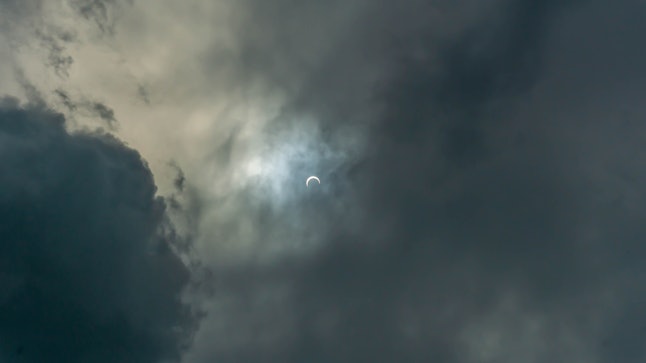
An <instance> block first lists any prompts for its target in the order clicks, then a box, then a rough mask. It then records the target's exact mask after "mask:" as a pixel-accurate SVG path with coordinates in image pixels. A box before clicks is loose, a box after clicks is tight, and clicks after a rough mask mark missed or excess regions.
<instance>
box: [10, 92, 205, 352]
mask: <svg viewBox="0 0 646 363" xmlns="http://www.w3.org/2000/svg"><path fill="white" fill-rule="evenodd" d="M64 122H65V121H64V118H63V116H61V115H59V114H56V113H53V112H52V111H49V110H48V109H46V108H44V107H42V105H41V106H30V105H27V106H21V105H19V104H18V101H17V100H14V99H11V98H4V99H2V100H1V101H0V165H1V168H2V172H1V173H0V235H1V236H2V243H1V244H0V286H1V288H0V291H1V293H0V321H2V323H1V324H0V360H2V361H6V362H88V361H92V362H160V361H169V360H170V361H175V360H178V359H179V355H180V353H181V351H182V350H183V349H184V348H185V347H186V345H187V343H188V342H189V340H190V337H191V334H192V331H193V329H194V327H195V318H194V314H193V313H192V312H191V310H190V309H189V308H188V306H186V305H185V304H184V303H182V301H181V299H180V298H181V294H182V292H183V291H184V289H185V288H186V287H187V285H188V284H189V281H190V271H189V270H188V268H187V266H186V265H185V264H184V263H183V262H182V261H181V260H180V257H179V256H178V254H177V253H176V252H175V251H176V246H175V245H176V241H178V236H177V235H176V234H175V233H174V230H173V228H172V226H171V225H170V224H169V222H168V219H167V217H166V212H165V203H164V200H163V199H161V198H160V197H157V196H156V195H155V194H156V187H155V184H154V180H153V177H152V175H151V173H150V171H149V169H148V167H147V165H146V163H145V162H144V161H143V160H142V159H141V156H140V155H139V154H138V153H137V152H136V151H135V150H132V149H129V148H127V147H125V146H124V145H123V144H122V143H121V142H120V141H118V140H116V139H115V138H113V137H111V136H108V135H103V134H87V133H77V134H69V133H68V132H67V131H66V130H65V129H64Z"/></svg>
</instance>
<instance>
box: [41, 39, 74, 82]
mask: <svg viewBox="0 0 646 363" xmlns="http://www.w3.org/2000/svg"><path fill="white" fill-rule="evenodd" d="M36 35H37V36H38V38H39V39H40V41H41V45H42V46H43V47H44V48H45V49H47V50H48V55H47V65H49V66H50V67H52V68H53V69H54V72H55V73H56V74H57V75H58V76H61V77H69V70H70V68H71V67H72V64H74V59H73V58H72V57H71V56H70V55H68V54H67V53H66V49H65V43H69V42H71V41H73V40H74V35H73V34H71V33H69V32H62V31H52V29H49V31H48V32H47V33H45V32H42V31H40V30H36Z"/></svg>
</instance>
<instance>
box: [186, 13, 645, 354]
mask: <svg viewBox="0 0 646 363" xmlns="http://www.w3.org/2000/svg"><path fill="white" fill-rule="evenodd" d="M638 6H639V5H638V4H637V3H636V2H630V1H627V2H625V3H623V2H622V4H621V5H616V8H615V9H616V10H614V11H613V12H612V14H613V17H612V19H613V20H606V21H605V22H604V24H606V25H605V27H604V28H603V30H598V29H599V28H597V27H596V25H595V24H597V23H598V22H599V21H601V18H604V15H603V14H605V11H604V10H603V9H604V8H605V7H604V6H603V5H602V4H601V3H600V2H569V3H567V4H564V3H561V2H558V3H557V2H549V1H548V2H534V1H499V2H490V3H488V4H487V5H477V4H475V3H474V2H469V1H463V2H457V3H449V2H435V3H434V5H433V6H429V5H426V4H422V3H421V2H415V1H408V2H404V3H397V4H395V3H392V2H376V3H375V2H370V3H368V2H361V1H358V2H352V3H347V2H344V3H343V4H342V5H341V4H336V3H326V4H325V5H323V4H318V3H314V2H304V3H299V4H298V5H295V4H293V3H288V2H281V1H274V2H271V3H270V4H269V3H263V4H259V3H257V2H253V1H251V2H246V3H245V7H243V9H244V12H243V14H244V15H245V16H246V17H245V18H244V19H245V20H244V21H242V22H241V23H240V33H239V38H238V39H237V40H238V43H236V44H237V46H238V47H239V49H241V51H240V52H239V54H240V55H241V58H239V59H238V61H239V64H240V66H239V68H237V69H238V70H239V71H240V74H241V80H240V82H247V81H248V79H250V78H254V77H257V78H254V79H261V80H262V82H266V84H268V85H272V86H276V85H278V86H277V87H278V88H280V89H281V90H283V91H284V92H285V93H284V98H283V103H282V104H283V106H282V108H281V113H280V116H279V117H275V118H272V119H271V122H269V123H268V124H267V125H266V128H265V129H263V130H262V132H261V133H260V134H261V135H263V136H264V137H271V136H273V135H281V133H280V131H281V130H284V129H287V130H298V129H299V127H302V125H303V119H304V118H303V116H302V115H304V114H305V115H308V116H309V117H310V118H309V119H311V120H315V121H314V122H315V129H318V130H322V131H321V134H323V135H324V136H323V137H322V138H321V139H319V140H317V142H318V143H319V144H320V145H325V146H326V147H330V145H334V146H333V147H331V148H332V149H333V150H339V149H342V150H343V146H345V145H347V144H345V143H343V142H341V141H344V140H352V141H350V142H349V143H348V144H352V143H353V142H356V143H357V145H360V147H358V148H357V149H352V152H348V153H347V155H346V157H345V158H344V159H342V161H340V162H339V163H337V164H334V170H335V171H336V172H337V174H336V177H335V178H332V179H331V181H330V182H331V183H335V184H336V183H338V184H339V185H344V186H346V187H344V188H339V189H337V190H334V191H333V192H332V191H326V192H323V193H321V194H319V195H317V196H310V195H300V194H299V193H300V191H298V189H296V188H290V189H289V190H290V191H292V193H293V194H294V195H297V197H296V200H295V202H294V203H293V204H291V203H290V204H287V205H285V206H284V207H281V208H271V204H270V203H268V205H269V206H268V205H266V204H264V203H263V202H262V201H259V200H258V199H257V198H254V197H253V194H251V193H250V191H249V190H247V189H241V190H239V191H237V193H235V192H234V193H233V195H230V196H229V197H228V198H227V201H230V204H229V203H224V202H223V203H222V204H221V205H220V206H219V207H218V208H219V210H221V211H226V212H224V214H225V216H230V218H231V219H227V218H213V216H214V215H212V214H208V215H206V218H208V219H209V220H210V221H216V222H214V223H215V225H214V226H213V227H212V230H213V231H214V232H213V233H212V234H211V233H209V231H211V229H204V230H203V231H204V233H207V234H208V235H212V236H213V244H214V245H217V244H218V243H221V242H222V241H235V242H232V243H235V244H236V246H237V247H238V248H241V249H242V248H243V247H241V246H244V245H245V244H246V243H249V244H252V242H250V241H256V242H257V246H259V247H256V248H253V249H251V250H250V252H249V254H251V255H252V256H256V254H257V253H258V251H259V250H263V251H264V250H270V249H271V246H286V245H289V246H291V247H290V248H289V250H290V251H303V250H307V251H308V253H303V254H299V253H296V254H294V253H284V254H279V256H280V257H279V258H276V259H274V260H271V262H270V263H267V262H266V260H263V259H260V258H258V260H261V261H262V262H258V260H255V259H254V260H252V261H247V260H244V263H238V264H237V265H233V266H230V265H225V264H220V265H219V267H220V270H216V271H217V272H216V276H219V278H218V286H219V289H217V288H216V291H217V292H216V295H215V296H216V297H215V302H214V303H213V305H212V306H211V308H210V311H211V314H210V318H209V319H208V320H207V322H206V323H205V324H204V326H203V329H202V332H201V334H200V335H198V339H197V341H196V345H195V349H194V350H193V352H192V355H191V356H190V357H189V359H188V361H190V362H207V361H209V360H210V359H218V360H220V361H224V362H228V361H231V362H233V361H239V360H244V361H250V362H302V361H309V362H329V361H334V362H357V361H370V362H392V361H412V362H418V361H437V362H548V361H568V362H611V361H614V358H613V357H618V356H621V357H625V358H624V359H625V360H627V361H633V360H639V359H641V357H642V356H643V355H644V350H643V348H641V346H640V345H639V344H637V343H635V341H634V340H632V338H628V337H635V338H634V339H638V338H636V337H643V333H639V332H637V331H636V330H634V329H633V328H629V330H630V331H628V330H625V331H624V330H622V329H621V328H618V327H617V325H616V324H620V323H617V321H618V320H617V319H619V321H623V320H622V319H624V318H622V316H632V317H633V318H635V319H637V320H638V321H640V322H643V317H641V316H637V315H635V314H634V312H631V311H632V308H630V307H629V306H632V303H628V301H640V302H643V301H644V297H646V294H645V291H644V289H642V288H636V289H625V288H623V287H621V286H624V285H623V284H628V285H630V286H633V287H636V286H638V285H639V284H641V281H642V279H643V273H636V270H634V269H637V270H641V269H640V268H638V267H637V266H638V264H636V263H633V262H629V261H628V260H626V259H624V258H625V257H621V256H622V253H621V252H619V251H620V250H631V251H640V252H639V253H641V252H642V251H643V248H641V247H639V243H638V242H637V241H638V240H639V237H637V236H643V233H644V231H643V229H642V227H641V223H639V222H637V219H638V216H639V215H641V214H643V212H644V211H643V210H642V208H641V207H638V206H637V205H638V204H639V202H637V201H641V200H642V198H643V192H644V190H643V188H642V187H640V186H638V185H639V184H638V183H639V182H638V180H641V178H642V174H643V173H639V172H636V170H639V169H640V166H639V165H640V163H641V161H638V160H641V159H642V158H641V157H637V156H633V158H631V160H632V161H630V162H627V161H626V158H625V156H626V155H629V154H630V155H642V151H641V150H642V149H643V148H642V147H641V146H640V142H639V141H637V140H638V139H639V140H641V138H640V137H636V138H633V137H631V136H630V135H629V134H630V132H626V131H627V130H628V129H629V128H631V127H632V126H630V127H629V126H626V128H622V129H621V130H619V129H615V127H614V126H613V125H614V121H612V120H616V118H614V117H613V116H610V115H613V114H614V112H617V107H619V106H618V105H619V103H617V99H623V105H624V106H622V107H626V109H627V110H630V111H626V112H628V114H632V115H634V116H633V117H637V118H638V117H642V116H643V115H644V110H643V107H641V106H640V104H641V103H640V102H639V101H637V99H638V98H639V97H641V96H643V92H641V91H636V88H633V86H632V84H633V82H632V81H629V80H628V79H629V78H628V77H635V76H637V77H641V74H642V73H643V72H642V71H640V69H639V68H638V67H637V66H636V65H635V64H636V63H634V62H637V61H636V59H643V56H642V55H641V53H640V52H635V51H634V50H633V49H636V48H633V47H635V44H636V43H635V42H636V41H637V40H636V38H635V37H632V36H628V33H629V32H627V31H625V32H624V31H620V30H619V29H620V28H623V27H626V28H628V29H634V30H635V32H634V33H635V34H637V33H639V31H637V30H638V29H641V28H640V27H639V26H638V25H636V24H638V22H637V21H636V20H634V19H633V17H631V16H630V15H629V14H630V13H631V12H636V11H637V10H636V8H637V7H638ZM630 8H633V10H632V11H631V10H628V9H630ZM476 9H477V11H476ZM476 13H477V14H476ZM435 19H439V20H438V22H436V23H434V22H433V20H435ZM628 19H633V20H631V22H630V24H631V25H626V23H625V21H627V20H628ZM451 21H454V22H453V23H452V24H450V25H449V24H448V23H449V22H451ZM606 22H607V23H606ZM620 23H621V24H624V25H622V27H619V25H618V24H620ZM574 29H588V30H590V31H592V29H597V30H596V32H598V33H600V34H599V35H603V36H600V37H597V38H595V39H606V42H604V43H603V44H599V43H596V42H593V41H590V42H589V44H586V43H581V42H580V39H586V35H584V34H587V31H583V30H579V32H575V31H574ZM611 29H615V30H616V32H615V33H614V35H613V31H612V30H611ZM570 32H574V33H570ZM596 32H595V33H594V34H598V33H596ZM564 34H576V36H575V35H571V36H566V35H564ZM620 34H624V36H620ZM577 39H579V40H577ZM593 44H594V46H593ZM619 44H621V45H619ZM588 47H589V49H588ZM594 47H597V48H599V47H607V48H606V49H613V50H614V51H613V53H612V55H607V56H601V55H602V54H603V53H604V52H603V51H602V50H600V49H599V50H597V51H595V52H592V53H589V52H591V51H592V50H593V49H594ZM216 50H217V48H216ZM636 53H639V54H636ZM565 59H567V61H565ZM610 62H612V63H610ZM609 64H613V65H615V66H613V67H612V68H611V69H604V68H603V66H604V65H609ZM620 65H621V66H620ZM581 66H584V67H586V71H577V68H578V67H581ZM591 69H594V70H595V71H594V72H592V71H591ZM575 75H576V76H575ZM617 77H618V78H617ZM606 80H608V81H610V80H614V82H613V83H611V84H612V85H613V86H614V87H613V88H612V92H617V94H616V95H614V96H611V95H610V92H608V91H606V90H605V87H606V86H607V85H608V83H607V81H606ZM635 82H636V81H635ZM564 89H567V91H563V90H564ZM636 94H639V95H641V96H636ZM557 95H558V96H557ZM620 95H621V96H620ZM559 97H565V98H566V99H567V100H568V102H565V101H564V100H563V98H559ZM591 99H594V100H596V102H595V103H592V104H591V103H589V100H591ZM637 115H641V116H637ZM622 119H623V117H622ZM631 125H633V126H634V124H631ZM638 129H639V130H641V129H642V128H641V127H638ZM602 130H603V131H602ZM270 135H271V136H270ZM283 135H289V133H286V134H283ZM584 135H585V136H584ZM604 135H606V136H605V137H607V135H614V136H612V138H611V139H605V140H604V138H605V137H604ZM622 138H627V139H626V140H630V141H628V142H627V143H622V142H620V141H619V140H620V139H622ZM301 139H302V138H296V140H299V141H300V140H301ZM237 140H241V139H240V138H239V139H237ZM237 140H234V142H233V144H234V149H235V145H240V146H241V145H243V144H242V143H241V142H239V143H238V144H236V141H237ZM294 143H295V142H294V140H293V139H291V138H289V137H287V136H286V137H284V138H282V139H281V138H279V142H278V143H277V144H278V145H284V147H289V146H292V145H294ZM296 143H298V141H297V142H296ZM619 145H623V146H619ZM279 149H280V147H279V146H277V147H274V148H272V150H279ZM348 150H351V149H350V148H346V149H345V151H348ZM611 150H613V151H611ZM313 155H318V154H317V153H313ZM622 155H623V156H622ZM315 158H316V156H312V157H311V159H310V158H308V157H306V158H305V161H304V162H303V163H302V164H298V165H307V164H308V161H310V162H314V163H316V159H315ZM600 158H601V159H603V160H604V163H603V164H604V165H603V166H602V165H600V164H599V160H601V159H600ZM287 160H298V159H297V158H293V157H292V158H290V157H288V158H287ZM267 164H268V165H269V167H271V166H274V165H276V164H275V163H274V162H268V163H267ZM620 165H621V166H620ZM614 168H620V169H621V170H625V171H626V172H628V170H631V171H630V172H628V173H629V174H630V175H631V177H630V178H629V179H625V178H624V177H621V176H619V175H618V174H616V173H617V169H614ZM300 169H301V168H298V167H292V168H288V170H293V172H294V173H297V172H299V171H300ZM323 170H326V169H325V168H323ZM635 173H636V174H638V175H635ZM269 174H270V175H276V174H275V173H269ZM615 178H619V179H622V180H623V182H622V184H615V182H610V180H614V179H615ZM629 180H630V181H629ZM623 183H625V184H623ZM619 185H621V186H619ZM625 193H629V194H625ZM601 195H606V196H607V198H610V199H613V198H618V199H615V201H614V202H611V201H610V199H606V197H600V196H601ZM610 195H612V196H610ZM619 200H621V201H622V202H620V201H619ZM630 200H633V201H635V202H636V203H635V204H633V203H631V202H629V201H630ZM615 203H619V204H615ZM623 203H629V204H630V205H631V206H632V207H628V206H627V205H626V204H623ZM225 208H228V209H225ZM217 221H220V223H218V222H217ZM235 221H238V222H239V223H236V222H235ZM215 231H217V232H215ZM311 240H314V241H315V242H314V243H310V244H307V243H305V241H311ZM303 245H307V246H315V247H314V248H312V249H309V247H308V248H304V247H301V246H303ZM254 246H256V245H254ZM312 251H313V252H312ZM611 251H612V252H611ZM626 264H628V265H630V266H632V267H630V268H629V267H626V266H627V265H626ZM622 265H623V266H624V267H621V266H622ZM217 267H218V265H216V269H217ZM625 269H628V270H630V271H632V272H631V273H627V274H624V273H622V272H620V271H622V270H625ZM635 325H640V324H635ZM624 339H627V340H624ZM610 341H612V342H613V343H604V342H610ZM619 341H624V342H627V343H626V344H625V345H621V344H620V343H619ZM214 342H215V343H214ZM251 347H253V348H251Z"/></svg>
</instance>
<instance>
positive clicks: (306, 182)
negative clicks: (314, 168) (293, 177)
mask: <svg viewBox="0 0 646 363" xmlns="http://www.w3.org/2000/svg"><path fill="white" fill-rule="evenodd" d="M312 180H316V181H317V182H319V184H321V179H319V178H318V177H316V176H314V175H312V176H311V177H309V178H307V180H306V181H305V186H306V187H309V186H310V181H312Z"/></svg>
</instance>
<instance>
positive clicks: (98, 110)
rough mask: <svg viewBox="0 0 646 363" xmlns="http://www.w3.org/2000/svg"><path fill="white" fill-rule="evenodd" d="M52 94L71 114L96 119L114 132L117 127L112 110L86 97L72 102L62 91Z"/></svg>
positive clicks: (58, 90)
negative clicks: (84, 115)
mask: <svg viewBox="0 0 646 363" xmlns="http://www.w3.org/2000/svg"><path fill="white" fill-rule="evenodd" d="M54 94H56V95H57V96H58V98H59V99H60V101H61V102H62V103H63V106H65V108H66V109H67V110H68V111H69V112H70V113H72V114H77V113H81V114H87V115H91V116H94V117H98V118H99V119H101V121H103V122H104V123H105V125H106V126H108V128H110V129H112V130H114V128H115V127H116V125H117V119H116V118H115V117H114V110H113V109H112V108H110V107H108V106H106V105H104V104H103V103H101V102H98V101H92V100H90V99H88V98H86V97H80V99H79V100H77V101H74V100H72V98H71V96H70V95H69V94H68V93H67V92H65V91H64V90H62V89H57V90H55V91H54Z"/></svg>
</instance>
